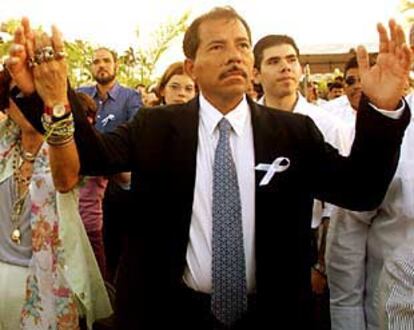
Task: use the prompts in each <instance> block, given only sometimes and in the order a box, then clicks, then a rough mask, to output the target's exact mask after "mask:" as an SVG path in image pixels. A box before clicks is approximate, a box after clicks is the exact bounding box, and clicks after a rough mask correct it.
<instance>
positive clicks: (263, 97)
mask: <svg viewBox="0 0 414 330" xmlns="http://www.w3.org/2000/svg"><path fill="white" fill-rule="evenodd" d="M297 93H298V94H297V95H298V101H297V102H296V105H295V108H294V109H293V111H292V112H297V111H298V109H300V106H301V105H302V106H303V104H304V102H308V101H306V99H305V98H304V97H303V96H302V94H301V93H299V92H297ZM256 103H258V104H260V105H264V106H265V107H267V105H266V104H265V96H264V95H263V96H262V97H261V98H260V99H259V100H257V102H256Z"/></svg>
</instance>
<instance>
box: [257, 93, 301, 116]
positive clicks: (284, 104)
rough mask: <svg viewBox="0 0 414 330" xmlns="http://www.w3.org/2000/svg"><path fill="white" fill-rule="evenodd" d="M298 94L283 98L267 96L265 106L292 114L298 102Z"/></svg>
mask: <svg viewBox="0 0 414 330" xmlns="http://www.w3.org/2000/svg"><path fill="white" fill-rule="evenodd" d="M298 97H299V95H298V93H296V92H295V93H293V94H290V95H285V96H282V97H277V96H273V95H271V94H268V95H265V97H264V104H265V106H267V107H271V108H276V109H279V110H283V111H289V112H292V111H293V109H294V108H295V105H296V102H297V100H298Z"/></svg>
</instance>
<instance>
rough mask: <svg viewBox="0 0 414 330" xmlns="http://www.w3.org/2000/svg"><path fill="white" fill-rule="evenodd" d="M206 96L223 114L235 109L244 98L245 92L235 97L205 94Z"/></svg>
mask: <svg viewBox="0 0 414 330" xmlns="http://www.w3.org/2000/svg"><path fill="white" fill-rule="evenodd" d="M203 96H204V98H205V99H206V100H207V101H208V102H209V103H210V104H211V105H212V106H213V107H215V108H216V109H217V110H218V111H220V112H221V113H222V114H223V115H226V114H228V113H229V112H230V111H232V110H234V109H235V108H236V107H237V106H238V105H239V104H240V102H241V101H242V100H243V96H244V95H243V94H241V95H237V96H234V97H226V98H223V97H210V96H208V95H205V94H203Z"/></svg>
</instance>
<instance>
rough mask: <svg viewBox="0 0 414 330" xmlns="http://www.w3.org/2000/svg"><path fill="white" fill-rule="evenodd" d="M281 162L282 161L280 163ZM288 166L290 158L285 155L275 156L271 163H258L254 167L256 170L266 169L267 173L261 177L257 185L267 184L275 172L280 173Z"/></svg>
mask: <svg viewBox="0 0 414 330" xmlns="http://www.w3.org/2000/svg"><path fill="white" fill-rule="evenodd" d="M282 163H284V164H283V165H282ZM289 166H290V160H289V158H286V157H278V158H276V159H275V160H274V161H273V163H272V164H259V165H257V166H256V167H255V169H256V170H258V171H266V172H267V173H266V174H265V176H264V177H263V179H262V181H260V183H259V186H265V185H267V184H268V183H269V182H270V180H272V178H273V176H274V175H275V173H280V172H283V171H286V170H287V169H288V168H289Z"/></svg>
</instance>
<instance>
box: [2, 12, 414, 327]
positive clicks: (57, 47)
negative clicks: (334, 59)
mask: <svg viewBox="0 0 414 330" xmlns="http://www.w3.org/2000/svg"><path fill="white" fill-rule="evenodd" d="M378 34H379V51H378V54H377V56H376V60H375V62H372V61H371V59H370V56H369V54H368V53H367V51H366V50H365V48H364V47H358V49H357V51H356V53H355V54H354V55H353V56H350V59H349V61H348V62H347V64H346V66H345V68H344V77H343V78H338V79H336V80H335V81H332V82H331V83H330V84H329V85H328V94H327V100H325V101H324V102H320V101H318V93H317V86H316V85H315V84H314V83H313V82H311V81H305V84H303V81H302V78H303V74H304V72H303V66H302V63H300V60H299V55H300V50H299V48H298V47H297V45H296V42H295V40H294V39H293V38H291V37H290V36H287V35H283V34H280V35H279V34H269V35H266V36H263V37H261V38H260V39H259V40H258V41H257V42H256V43H255V44H254V45H253V44H252V38H251V30H250V27H249V25H248V23H247V22H246V21H245V20H244V19H243V17H241V16H240V15H239V14H238V13H237V12H236V11H235V10H234V9H233V8H231V7H217V8H214V9H212V10H211V11H209V12H207V13H205V14H203V15H201V16H199V17H198V18H196V19H195V20H194V21H193V22H192V23H191V24H190V26H189V27H188V29H187V30H186V32H185V35H184V39H183V52H184V57H185V59H184V60H183V61H181V62H176V63H172V64H171V65H170V66H169V67H168V68H167V69H166V70H165V72H164V74H163V75H162V77H161V78H160V79H159V81H158V83H157V85H156V86H154V88H153V89H151V90H148V88H147V86H142V85H139V86H135V88H130V87H126V86H122V85H121V84H119V83H118V82H117V79H116V75H117V71H118V59H117V55H116V53H115V52H113V51H112V50H111V49H109V48H105V47H100V48H98V49H96V50H95V51H94V53H93V58H92V59H91V67H90V70H91V73H92V76H93V78H94V80H95V84H94V85H92V86H80V87H78V88H77V89H76V90H74V89H71V87H70V86H69V84H68V79H67V77H68V72H67V71H68V63H67V58H66V53H65V49H64V40H63V38H62V35H61V33H60V31H59V30H58V29H57V27H55V26H54V27H52V31H51V33H50V34H48V33H45V32H39V31H34V30H32V28H31V27H30V22H29V20H28V19H27V18H23V19H22V22H21V26H20V27H18V28H17V30H16V32H15V35H14V39H13V43H12V45H11V47H10V51H9V55H10V56H9V58H8V59H7V60H6V63H5V68H4V70H3V71H0V110H1V111H0V200H1V207H0V297H1V298H0V330H2V329H5V330H9V329H10V330H14V329H19V328H21V329H27V330H32V329H39V330H40V329H108V328H111V329H165V328H178V329H189V330H190V329H200V330H203V329H205V330H207V329H234V330H240V329H249V330H251V329H262V328H263V329H279V328H280V327H283V324H286V322H287V323H288V324H290V326H289V328H292V329H320V330H323V329H333V330H338V329H344V330H345V329H346V330H348V329H353V330H354V329H355V330H366V329H370V330H373V329H394V330H397V329H414V299H413V298H414V295H412V291H413V289H414V271H413V269H414V261H413V251H414V249H413V248H414V246H413V237H414V236H413V235H412V234H413V233H414V227H413V225H412V223H413V221H414V210H412V207H411V205H412V204H413V203H412V199H413V198H414V181H413V182H411V180H412V179H413V175H411V172H412V166H410V165H412V164H411V163H412V158H413V157H411V148H410V140H411V139H412V138H411V135H413V131H412V127H413V125H412V121H411V116H410V106H411V105H412V104H414V101H413V97H414V96H413V95H410V94H408V95H407V90H406V86H407V81H408V75H409V71H410V68H411V62H412V51H411V49H410V47H409V46H408V45H407V43H406V41H405V35H404V31H403V29H402V27H401V26H400V25H398V24H397V23H396V22H395V21H393V20H391V21H390V22H389V27H388V30H387V29H386V28H385V27H384V26H383V25H381V24H380V25H379V26H378ZM410 41H411V40H410ZM413 41H414V40H413ZM413 44H414V43H413ZM301 87H302V88H301ZM413 173H414V172H413ZM112 298H114V299H112ZM285 315H286V316H287V315H292V316H293V318H286V316H285ZM282 317H283V318H286V319H285V320H284V321H282V320H281V318H282Z"/></svg>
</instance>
